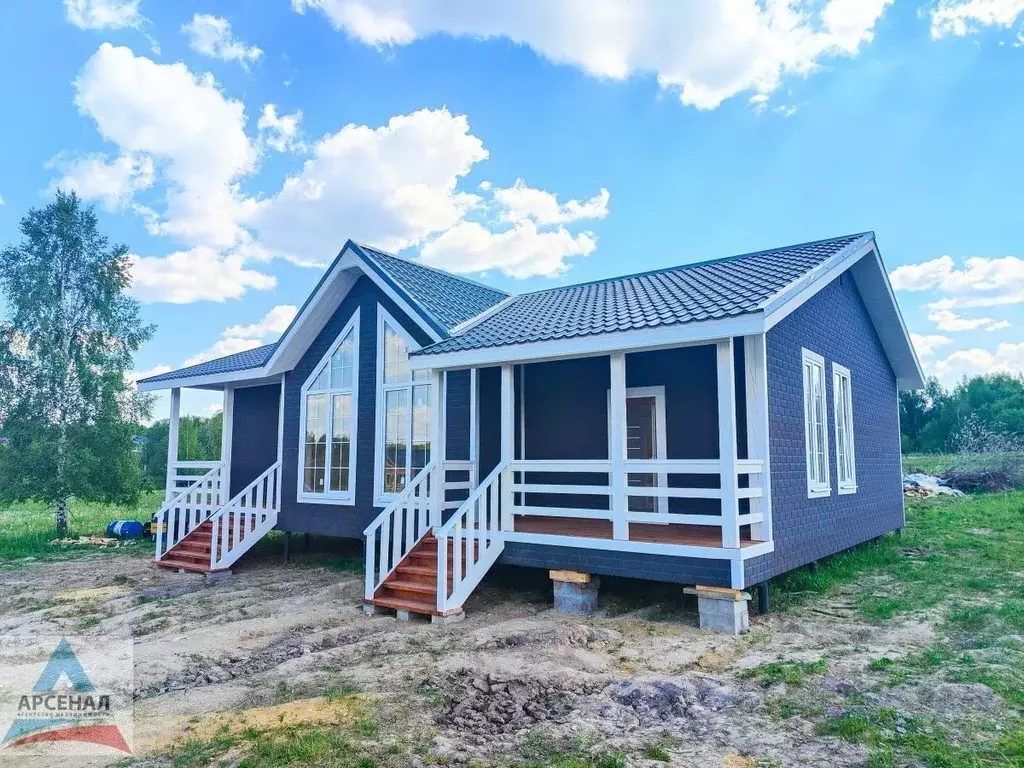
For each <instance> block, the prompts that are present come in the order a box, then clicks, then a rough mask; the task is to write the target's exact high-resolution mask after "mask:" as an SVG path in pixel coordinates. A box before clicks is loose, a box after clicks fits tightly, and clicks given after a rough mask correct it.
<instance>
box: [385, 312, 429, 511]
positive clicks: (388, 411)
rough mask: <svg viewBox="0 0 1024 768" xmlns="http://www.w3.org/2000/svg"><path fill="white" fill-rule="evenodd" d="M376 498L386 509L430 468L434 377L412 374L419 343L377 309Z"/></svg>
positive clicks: (427, 374) (414, 372) (388, 316)
mask: <svg viewBox="0 0 1024 768" xmlns="http://www.w3.org/2000/svg"><path fill="white" fill-rule="evenodd" d="M377 316H378V323H377V325H378V342H377V388H378V393H379V396H378V398H377V403H378V404H379V406H380V407H379V410H378V417H377V422H378V428H377V434H378V435H380V440H379V441H378V445H377V471H376V473H375V474H376V476H377V477H376V493H375V494H374V495H375V498H376V500H377V501H378V502H380V503H384V502H387V501H388V500H389V499H391V498H393V497H394V495H395V494H397V493H401V491H402V490H403V489H404V488H405V486H406V484H407V483H409V481H411V480H412V479H413V478H414V477H416V475H417V473H418V472H419V471H420V470H421V469H423V468H424V467H426V466H427V464H429V463H430V387H431V384H430V372H429V371H410V370H409V351H410V348H415V342H413V340H412V339H411V338H410V337H409V336H408V335H406V334H405V333H404V332H403V331H402V328H401V326H400V325H399V324H398V323H397V322H396V321H395V320H394V318H392V317H391V316H390V315H389V314H388V313H387V312H385V311H384V309H382V308H379V309H378V315H377Z"/></svg>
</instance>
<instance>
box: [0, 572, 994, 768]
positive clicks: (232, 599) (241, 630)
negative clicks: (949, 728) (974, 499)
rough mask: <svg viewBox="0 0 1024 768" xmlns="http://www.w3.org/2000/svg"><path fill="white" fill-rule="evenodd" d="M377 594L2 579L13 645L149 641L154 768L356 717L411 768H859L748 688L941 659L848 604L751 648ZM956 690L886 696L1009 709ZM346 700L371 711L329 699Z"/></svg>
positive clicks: (275, 579) (777, 697)
mask: <svg viewBox="0 0 1024 768" xmlns="http://www.w3.org/2000/svg"><path fill="white" fill-rule="evenodd" d="M70 573H74V574H76V575H75V577H74V579H73V580H72V579H71V578H69V574H70ZM512 578H513V579H515V578H517V577H516V576H515V575H513V576H512ZM506 581H507V579H506ZM541 586H542V585H541ZM361 591H362V579H361V576H359V575H357V574H344V573H337V572H333V571H330V570H327V569H324V568H315V567H304V566H297V565H291V566H285V565H282V564H281V563H280V562H279V561H277V560H276V559H275V560H269V559H268V560H263V561H257V562H252V563H246V562H245V561H243V563H242V567H241V568H239V569H238V570H237V572H236V573H235V574H234V576H233V577H232V578H230V579H227V580H224V581H208V580H207V579H205V578H204V577H203V576H200V575H191V574H178V573H172V572H167V571H164V570H160V569H157V568H155V567H154V566H153V565H152V563H151V561H149V560H147V559H145V558H138V557H95V558H92V559H89V560H88V561H86V562H77V563H76V564H75V566H74V567H71V565H70V564H69V563H68V562H50V563H40V564H37V565H32V566H30V567H27V568H24V569H21V570H18V571H13V572H7V573H4V574H2V583H0V633H14V632H34V631H40V632H45V633H48V634H53V633H67V634H79V635H87V636H92V637H104V636H122V637H123V636H125V635H126V634H130V635H132V636H133V637H134V641H135V651H134V654H135V695H136V709H135V716H136V724H135V748H136V752H137V754H139V755H141V756H143V758H144V760H143V762H145V763H149V764H153V765H162V764H170V763H169V761H167V760H166V758H163V757H160V756H161V755H166V753H167V752H168V750H169V749H170V748H171V747H172V746H173V745H174V744H175V743H180V742H181V741H182V740H184V739H186V738H189V737H204V736H205V735H209V734H212V733H214V732H215V731H216V730H217V729H218V728H223V727H231V724H238V723H244V724H246V726H247V727H260V726H261V725H263V724H266V725H267V726H268V727H269V726H270V725H277V724H281V723H303V722H305V723H318V722H324V723H334V722H341V721H343V720H344V718H345V717H348V716H349V715H350V714H351V713H350V712H349V710H350V709H351V707H352V703H353V701H354V700H355V701H363V702H372V703H373V706H374V707H376V708H378V711H380V712H381V716H380V722H381V727H382V734H381V736H380V738H388V737H389V734H390V735H391V736H395V735H396V734H397V735H398V736H400V737H401V738H402V739H403V740H405V741H406V742H410V743H411V742H415V743H417V744H419V745H420V748H419V750H418V752H417V753H416V754H413V753H412V752H410V753H409V757H408V763H409V764H423V763H424V762H430V763H448V764H468V763H470V762H473V763H475V764H484V765H489V764H497V763H500V762H502V761H514V760H515V759H517V756H519V755H522V754H525V752H526V751H528V748H529V746H530V744H533V743H535V742H536V740H537V739H538V738H543V739H544V740H546V742H547V743H558V742H559V740H561V741H565V742H569V741H572V740H573V739H574V738H576V739H577V740H579V739H580V738H583V739H585V740H586V741H587V743H591V744H596V745H599V746H600V748H602V749H614V750H615V751H617V752H622V753H623V754H624V755H625V756H626V764H627V765H659V764H662V765H663V764H665V762H666V761H667V762H670V763H672V764H675V765H700V766H730V767H731V768H738V767H740V766H771V765H778V766H844V765H856V764H858V763H862V762H863V761H864V760H865V759H866V756H867V753H866V751H865V750H864V749H863V748H862V747H859V746H857V745H854V744H851V743H848V742H846V741H842V740H839V739H836V738H831V737H823V736H820V735H816V733H815V732H814V728H813V725H812V723H811V722H810V721H809V720H806V719H804V718H803V717H801V716H799V715H797V716H788V717H785V718H780V717H779V716H778V707H779V704H780V702H785V701H791V700H792V697H793V694H794V692H795V691H796V689H795V688H794V687H793V685H792V683H791V685H790V686H789V689H788V690H787V684H786V683H785V682H774V683H772V684H768V683H767V682H766V681H765V680H764V679H763V678H762V677H758V676H744V675H743V671H744V670H750V669H753V668H755V667H759V666H761V665H764V664H767V663H771V662H777V661H780V660H786V661H798V662H799V661H804V662H809V663H810V662H819V661H820V660H821V659H823V658H825V659H827V669H826V670H824V673H823V674H819V675H816V676H815V678H814V680H813V681H812V682H808V683H799V682H798V683H797V685H798V686H799V687H800V692H799V696H800V697H801V699H800V700H802V701H805V702H806V701H807V700H808V699H813V700H814V701H815V702H816V703H817V704H819V705H820V706H823V707H826V708H827V707H837V706H841V705H842V702H843V701H844V699H845V698H846V697H849V696H854V695H856V696H861V697H863V696H865V695H867V696H869V697H870V696H873V695H876V694H872V693H871V692H870V688H871V685H870V680H869V679H868V677H867V676H868V674H869V673H868V671H867V665H868V663H869V662H870V661H871V660H873V659H877V658H879V657H881V656H886V655H888V656H893V657H900V656H903V655H905V654H908V653H913V652H915V651H920V650H921V649H923V648H926V647H927V646H928V645H929V644H931V643H932V642H933V641H934V635H933V632H932V629H931V628H930V626H929V625H928V623H927V622H915V621H906V620H904V621H893V622H889V623H886V624H880V625H876V624H868V623H865V622H863V621H862V620H859V619H857V618H853V617H852V614H853V612H852V611H851V610H849V609H848V607H847V606H844V605H843V604H842V600H841V599H840V600H838V601H837V600H836V599H834V598H833V599H832V600H830V601H828V603H827V604H826V603H815V604H810V605H808V606H806V607H804V608H801V609H800V610H799V611H797V612H790V613H788V614H787V615H774V614H769V615H767V616H764V617H760V616H752V618H751V629H752V631H751V633H750V634H748V635H746V636H744V637H740V638H734V637H728V636H723V635H719V634H713V633H710V632H707V631H701V630H699V629H697V627H696V615H695V614H692V613H688V612H686V611H682V610H680V611H679V612H678V613H671V612H670V613H669V614H666V613H665V611H664V609H657V608H656V606H655V605H654V603H653V602H652V600H651V599H650V598H647V599H646V600H645V598H644V597H642V596H641V597H637V596H635V595H632V596H631V595H627V596H623V595H621V594H617V593H616V592H615V591H614V590H611V591H609V590H605V591H604V592H602V598H601V599H602V612H601V613H599V614H598V615H597V616H595V617H593V618H590V619H581V618H577V617H572V616H567V615H563V614H560V613H557V612H555V611H553V610H552V609H551V606H550V603H549V600H550V595H549V594H546V593H545V591H542V590H538V589H532V590H527V591H523V590H516V589H512V588H511V587H510V586H507V585H502V584H497V585H487V584H485V586H484V587H482V588H481V589H480V590H479V591H478V593H477V594H476V595H475V596H474V597H473V599H471V601H470V602H469V603H468V604H467V606H466V616H467V618H466V620H465V621H464V622H462V623H459V624H455V625H450V626H445V627H439V626H433V625H431V624H429V623H426V622H417V621H413V622H398V621H396V620H395V619H394V618H393V617H390V616H382V615H378V616H374V617H367V616H365V615H364V614H363V612H362V611H361V609H360V597H361ZM679 591H680V592H681V589H680V590H679ZM642 594H643V592H641V595H642ZM659 611H660V612H659ZM766 685H767V687H766ZM981 687H982V688H984V686H981ZM954 688H956V686H952V687H951V689H950V690H946V691H944V692H939V693H938V694H936V692H935V691H934V690H932V689H929V690H928V691H921V692H917V691H914V690H909V689H908V690H907V691H902V692H901V691H900V690H899V689H896V690H889V691H887V692H886V693H885V695H887V696H900V695H902V696H904V699H905V700H903V701H901V702H900V705H901V707H902V708H903V709H905V710H908V711H913V710H914V709H915V708H920V709H929V711H931V712H932V714H933V715H934V714H935V712H934V709H935V707H933V706H932V704H933V703H934V702H933V701H932V702H930V701H929V700H926V698H925V697H927V696H930V697H932V699H933V700H934V699H935V698H936V697H938V698H939V699H942V700H943V702H945V703H944V705H943V706H947V707H948V708H949V709H950V712H952V713H954V714H956V713H957V712H956V710H957V707H960V708H967V709H971V708H974V709H975V710H979V711H984V710H986V709H990V708H991V707H993V706H998V705H999V703H998V701H993V697H992V696H991V695H985V692H984V691H979V690H966V689H968V688H971V687H970V686H961V688H964V689H965V690H959V689H957V690H953V689H954ZM337 690H342V691H358V693H356V694H354V696H344V697H332V696H326V697H325V695H324V694H325V692H330V691H337ZM985 691H988V689H985ZM988 694H991V691H988ZM791 703H792V702H791ZM225 724H227V725H225ZM652 745H656V746H657V748H658V750H660V751H658V752H657V753H656V754H657V755H658V756H657V757H656V758H652V757H650V755H652V754H655V751H653V750H654V747H653V746H652ZM146 756H149V757H148V758H147V757H146Z"/></svg>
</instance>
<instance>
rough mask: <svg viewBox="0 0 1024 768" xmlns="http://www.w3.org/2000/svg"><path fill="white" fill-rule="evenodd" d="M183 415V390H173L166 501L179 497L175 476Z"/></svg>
mask: <svg viewBox="0 0 1024 768" xmlns="http://www.w3.org/2000/svg"><path fill="white" fill-rule="evenodd" d="M180 414H181V390H180V389H179V388H178V387H175V388H174V389H172V390H171V420H170V425H169V426H168V429H167V488H166V491H165V494H164V496H165V498H164V501H170V500H171V499H173V498H174V497H175V496H176V495H177V490H176V488H175V482H174V476H175V474H177V464H178V417H179V416H180Z"/></svg>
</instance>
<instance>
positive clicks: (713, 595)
mask: <svg viewBox="0 0 1024 768" xmlns="http://www.w3.org/2000/svg"><path fill="white" fill-rule="evenodd" d="M683 591H684V592H685V593H686V594H688V595H696V596H697V610H698V612H699V614H700V628H701V629H713V630H715V631H716V632H725V633H726V634H729V635H744V634H746V633H747V632H748V631H750V614H749V611H748V609H747V604H748V603H749V602H750V593H749V592H743V591H741V590H738V589H725V588H723V587H704V586H700V585H698V586H696V587H686V588H685V589H684V590H683Z"/></svg>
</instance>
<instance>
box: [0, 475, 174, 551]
mask: <svg viewBox="0 0 1024 768" xmlns="http://www.w3.org/2000/svg"><path fill="white" fill-rule="evenodd" d="M162 501H163V494H161V493H159V492H149V493H144V494H142V495H141V496H140V497H139V501H138V503H137V504H136V505H134V506H130V507H125V506H119V505H112V504H101V503H95V502H83V501H78V500H77V499H72V500H71V501H70V503H69V505H68V514H69V532H68V535H67V537H66V538H78V537H79V536H105V535H106V530H107V525H108V524H109V523H110V522H111V521H113V520H142V521H145V520H148V519H149V518H150V516H151V515H152V514H153V513H154V512H155V511H156V510H157V509H159V508H160V504H161V503H162ZM57 538H63V537H58V536H57V529H56V523H55V521H54V517H53V508H52V507H50V506H48V505H46V504H40V503H36V502H25V503H21V504H16V505H14V506H11V507H6V508H4V509H0V563H2V564H3V565H0V567H5V566H7V567H10V566H12V565H13V566H15V567H17V566H18V565H19V563H18V560H21V559H23V558H27V557H32V558H36V559H49V558H60V557H65V556H67V555H68V554H79V553H81V552H82V551H83V550H88V551H93V552H107V553H111V552H117V553H120V554H125V553H129V554H139V555H142V554H146V555H150V554H152V548H151V547H150V544H149V542H148V541H147V540H144V539H141V540H138V541H131V542H129V543H128V545H127V546H124V547H95V546H82V545H77V544H53V543H52V542H53V541H54V540H55V539H57Z"/></svg>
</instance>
